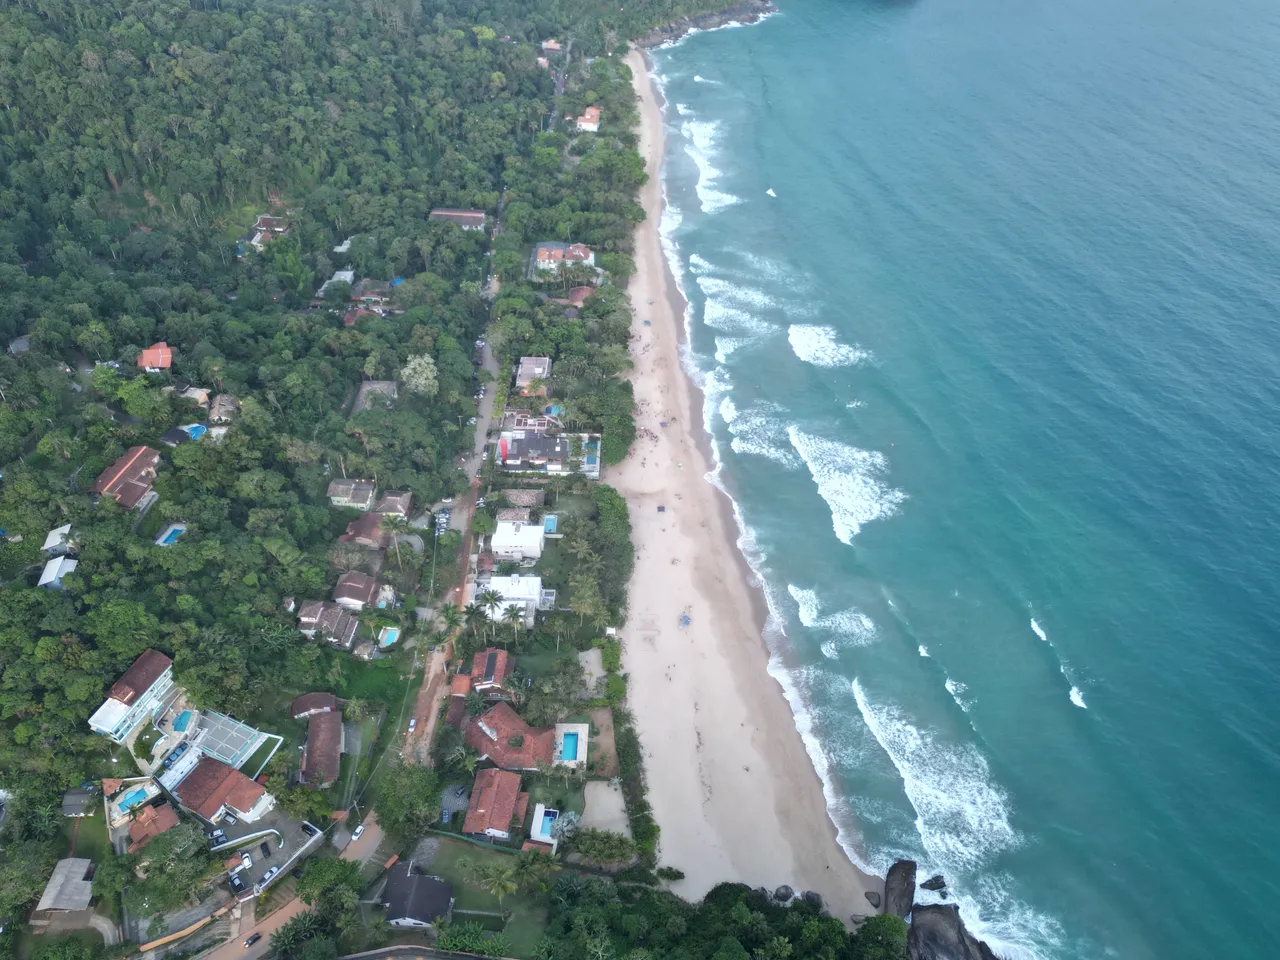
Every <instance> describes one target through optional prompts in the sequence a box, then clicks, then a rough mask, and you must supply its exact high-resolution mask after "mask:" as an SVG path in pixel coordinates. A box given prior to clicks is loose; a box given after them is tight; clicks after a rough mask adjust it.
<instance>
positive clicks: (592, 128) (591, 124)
mask: <svg viewBox="0 0 1280 960" xmlns="http://www.w3.org/2000/svg"><path fill="white" fill-rule="evenodd" d="M576 122H577V124H578V129H579V130H580V131H582V132H585V133H598V132H599V130H600V108H599V107H587V109H585V110H583V111H582V116H580V117H579V118H578V119H577V121H576Z"/></svg>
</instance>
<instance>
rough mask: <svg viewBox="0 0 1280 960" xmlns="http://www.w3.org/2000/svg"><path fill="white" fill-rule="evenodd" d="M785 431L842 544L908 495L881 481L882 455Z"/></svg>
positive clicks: (792, 429)
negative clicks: (814, 484)
mask: <svg viewBox="0 0 1280 960" xmlns="http://www.w3.org/2000/svg"><path fill="white" fill-rule="evenodd" d="M787 433H788V436H789V437H790V438H791V445H792V446H793V447H794V448H795V450H796V452H797V453H799V454H800V457H801V459H802V460H804V462H805V465H806V466H808V468H809V473H810V475H811V476H812V477H813V482H814V483H816V484H817V485H818V493H819V494H820V495H821V496H822V499H823V500H825V501H827V506H828V507H830V508H831V525H832V527H833V528H834V529H835V532H836V536H837V537H838V538H839V539H840V542H841V543H845V544H849V543H852V542H853V538H854V537H855V536H857V534H858V531H859V530H861V529H862V527H863V525H864V524H867V523H870V522H871V521H872V520H879V519H882V518H884V517H891V516H893V514H894V513H896V512H897V509H898V506H899V504H901V503H902V502H903V501H904V500H905V499H906V498H907V496H906V494H905V493H903V492H902V491H901V490H895V489H893V488H892V487H890V486H888V485H887V484H885V483H884V482H882V481H881V479H880V477H881V476H882V475H883V474H884V473H885V472H886V471H887V470H888V469H889V464H888V461H887V460H886V459H885V458H884V456H883V455H882V454H879V453H876V452H875V451H869V450H859V449H858V448H857V447H851V446H849V445H847V444H843V443H838V442H836V441H835V440H827V439H826V438H824V437H819V436H815V435H814V434H810V433H805V432H804V431H803V430H801V429H800V428H799V427H795V426H792V427H788V429H787Z"/></svg>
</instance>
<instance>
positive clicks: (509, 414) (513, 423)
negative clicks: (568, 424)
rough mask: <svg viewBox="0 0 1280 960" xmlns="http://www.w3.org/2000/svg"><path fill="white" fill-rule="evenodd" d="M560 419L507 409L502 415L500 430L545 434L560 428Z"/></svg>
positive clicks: (530, 411)
mask: <svg viewBox="0 0 1280 960" xmlns="http://www.w3.org/2000/svg"><path fill="white" fill-rule="evenodd" d="M549 409H550V408H549ZM560 426H561V424H560V419H559V418H558V417H553V416H552V415H551V414H544V413H534V412H533V411H532V410H511V409H508V410H507V411H506V412H504V413H503V415H502V430H504V431H514V430H523V431H524V432H526V433H546V432H547V431H548V430H551V429H556V430H558V429H559V428H560Z"/></svg>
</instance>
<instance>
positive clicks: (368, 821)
mask: <svg viewBox="0 0 1280 960" xmlns="http://www.w3.org/2000/svg"><path fill="white" fill-rule="evenodd" d="M381 842H382V828H381V827H379V826H378V821H377V819H376V818H375V817H374V815H373V814H372V813H370V814H369V815H368V816H367V817H365V819H364V834H363V835H362V836H361V837H360V839H359V840H354V841H352V842H351V843H349V844H347V847H346V849H345V850H343V851H342V853H341V854H340V855H339V856H340V857H341V858H342V859H343V860H356V861H358V862H359V863H362V864H363V863H364V862H365V861H366V860H368V859H369V858H370V857H371V856H373V854H374V853H375V852H377V849H378V844H379V843H381ZM306 909H307V905H306V904H305V903H303V902H302V901H301V900H299V899H298V898H297V897H294V898H293V899H292V900H290V901H289V902H288V903H286V904H285V905H284V906H283V907H281V908H280V909H279V910H277V911H276V912H275V913H273V914H271V916H269V917H267V918H266V919H265V920H263V921H261V922H260V923H257V924H255V925H254V926H253V927H248V928H244V927H242V929H241V930H240V932H239V933H238V934H236V936H235V937H234V938H233V939H231V940H228V941H227V942H226V943H224V944H223V945H222V946H220V947H218V948H217V949H216V950H214V951H212V952H211V953H208V954H206V955H205V957H204V960H260V958H262V957H265V956H266V955H267V954H268V953H269V952H270V951H271V934H273V933H275V932H276V931H277V930H279V929H280V928H281V927H282V926H284V925H285V924H286V923H288V922H289V921H290V920H292V919H293V918H294V917H296V916H297V915H298V914H300V913H302V912H303V911H304V910H306ZM255 933H260V934H262V939H261V940H259V941H258V942H257V943H255V944H254V945H253V946H252V947H248V948H246V947H245V945H244V941H245V940H246V939H248V938H249V937H250V936H251V935H252V934H255Z"/></svg>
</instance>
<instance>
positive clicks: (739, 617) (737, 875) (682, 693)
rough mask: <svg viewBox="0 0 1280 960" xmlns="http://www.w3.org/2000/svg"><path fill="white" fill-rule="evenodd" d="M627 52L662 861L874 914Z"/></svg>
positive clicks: (644, 606)
mask: <svg viewBox="0 0 1280 960" xmlns="http://www.w3.org/2000/svg"><path fill="white" fill-rule="evenodd" d="M626 62H627V63H628V65H629V66H630V67H631V70H632V73H633V75H634V82H635V87H636V93H637V95H638V96H639V97H640V114H641V125H640V130H639V136H640V144H639V147H640V152H641V154H642V155H643V157H644V158H645V165H646V169H647V171H648V173H649V182H648V183H647V184H646V185H645V187H644V188H643V190H642V192H641V202H642V203H643V205H644V209H645V215H646V217H645V221H644V223H643V224H641V226H640V227H639V229H638V230H637V233H636V251H635V259H636V268H637V269H636V275H635V277H634V278H633V280H632V282H631V286H630V293H631V298H632V302H633V303H634V305H635V308H636V314H637V315H636V319H635V323H634V334H635V337H634V340H633V345H632V352H633V357H634V359H635V362H636V367H635V370H634V371H633V374H632V378H633V382H634V385H635V394H636V401H637V404H638V405H639V408H640V410H639V414H638V417H637V421H638V426H639V428H640V431H641V437H640V439H638V440H637V442H636V444H635V447H634V450H633V455H632V456H631V457H630V458H629V459H628V460H627V461H625V462H624V463H623V464H621V465H619V466H618V467H614V468H612V469H610V470H609V471H608V473H607V476H606V477H605V479H606V481H607V482H608V483H610V484H612V485H613V486H615V487H616V488H617V489H618V490H619V491H620V492H621V493H622V494H623V496H625V497H626V499H627V502H628V504H629V505H630V508H631V522H632V526H633V532H634V538H635V543H636V550H637V557H636V570H635V574H634V576H633V578H632V581H631V587H630V614H629V618H628V621H627V625H626V627H625V629H624V630H623V631H622V633H623V638H624V641H625V655H624V667H625V669H626V671H627V673H628V675H629V684H630V686H629V697H628V699H629V702H630V706H631V709H632V711H633V712H634V714H635V718H636V723H637V726H638V729H639V733H640V737H641V741H642V744H643V747H644V751H645V755H646V771H647V774H648V781H649V796H650V801H651V803H652V804H653V810H654V815H655V817H656V818H657V821H658V824H659V826H660V827H661V830H662V838H661V851H660V852H661V862H662V864H664V865H669V866H673V867H678V868H679V869H681V870H683V871H684V873H685V879H684V880H683V881H681V882H680V883H678V884H676V885H675V887H674V889H675V890H676V891H677V892H679V893H681V894H682V895H684V896H686V897H690V898H698V897H701V896H702V895H703V894H705V893H706V892H707V891H708V890H709V889H710V888H711V887H713V886H714V885H715V884H717V883H720V882H722V881H725V880H735V881H740V882H743V883H747V884H750V885H752V886H761V885H763V886H767V887H769V888H770V889H772V888H773V887H776V886H778V885H780V884H788V885H790V886H792V887H793V888H795V889H796V890H797V891H801V890H816V891H818V892H819V893H821V894H822V896H823V898H824V899H825V900H826V902H827V904H828V906H829V907H830V909H831V912H832V913H833V914H834V915H836V916H840V917H842V918H843V919H845V920H848V917H849V915H850V914H869V913H872V912H874V911H873V910H872V908H871V906H870V904H869V903H868V902H867V899H866V897H865V896H864V893H865V892H866V891H868V890H874V891H877V892H882V891H883V886H884V885H883V881H881V880H879V879H877V878H874V877H869V876H866V875H865V874H863V873H861V872H860V871H859V870H857V869H856V868H855V867H854V866H853V864H852V863H851V862H850V861H849V859H848V857H847V856H846V855H845V853H844V851H843V850H842V849H841V848H840V846H839V844H838V843H837V842H836V831H835V826H834V824H833V823H832V822H831V820H830V818H829V816H828V814H827V809H826V801H825V798H824V797H823V792H822V785H821V782H820V781H819V780H818V777H817V774H816V773H815V772H814V769H813V765H812V763H811V762H810V760H809V757H808V754H807V753H806V752H805V748H804V745H803V743H802V742H801V740H800V735H799V734H798V733H797V731H796V727H795V720H794V718H793V717H792V714H791V710H790V707H789V705H788V704H787V701H786V698H785V696H784V694H783V691H782V688H781V687H780V686H779V684H778V683H777V682H776V681H775V680H774V679H773V678H772V677H771V676H770V675H769V673H768V670H767V664H768V651H767V649H766V647H765V644H764V641H763V639H762V626H763V623H764V617H765V614H766V612H767V610H766V608H765V604H764V598H763V595H762V594H761V592H760V591H759V590H758V589H755V588H753V587H751V586H750V571H749V568H748V567H747V566H746V563H745V561H744V560H743V558H742V556H741V553H740V552H739V550H738V548H737V546H736V540H737V535H738V532H737V527H736V525H735V523H734V521H733V515H732V512H731V509H730V504H729V501H728V499H727V498H726V497H725V496H724V495H723V494H721V493H720V492H719V491H718V490H717V489H716V488H715V487H713V486H712V485H711V484H710V483H709V482H708V481H707V480H706V479H705V476H706V474H707V472H708V471H709V469H710V466H711V465H710V462H709V451H708V449H707V447H706V440H705V435H704V434H703V431H702V417H701V404H702V396H701V394H700V393H699V391H698V390H697V389H696V388H695V387H694V386H693V385H692V384H691V383H690V381H689V379H688V378H687V377H686V376H685V374H684V372H683V370H682V369H681V366H680V359H679V344H680V340H681V338H682V337H683V314H684V307H685V303H684V300H683V298H682V297H681V295H680V292H679V290H678V288H677V287H676V285H675V282H674V279H673V278H672V277H671V274H670V270H669V269H668V266H667V263H666V259H665V257H664V256H663V253H662V247H661V242H660V237H659V232H658V224H659V221H660V219H661V213H662V186H661V181H660V179H659V172H660V165H661V162H662V153H663V149H664V137H663V127H662V114H661V105H660V102H659V101H658V95H657V93H656V91H655V90H654V88H653V86H652V84H651V82H650V80H649V77H648V74H647V70H646V65H645V62H644V60H643V58H642V55H641V54H640V53H639V52H635V51H633V52H632V53H630V54H629V55H628V57H627V61H626ZM645 320H649V321H650V322H651V326H646V325H644V321H645ZM661 421H666V423H667V426H665V427H663V426H661V425H660V422H661ZM686 613H687V614H688V615H689V616H690V617H691V623H690V625H689V626H688V627H686V628H685V629H681V628H680V625H679V618H680V616H681V615H682V614H686Z"/></svg>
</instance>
